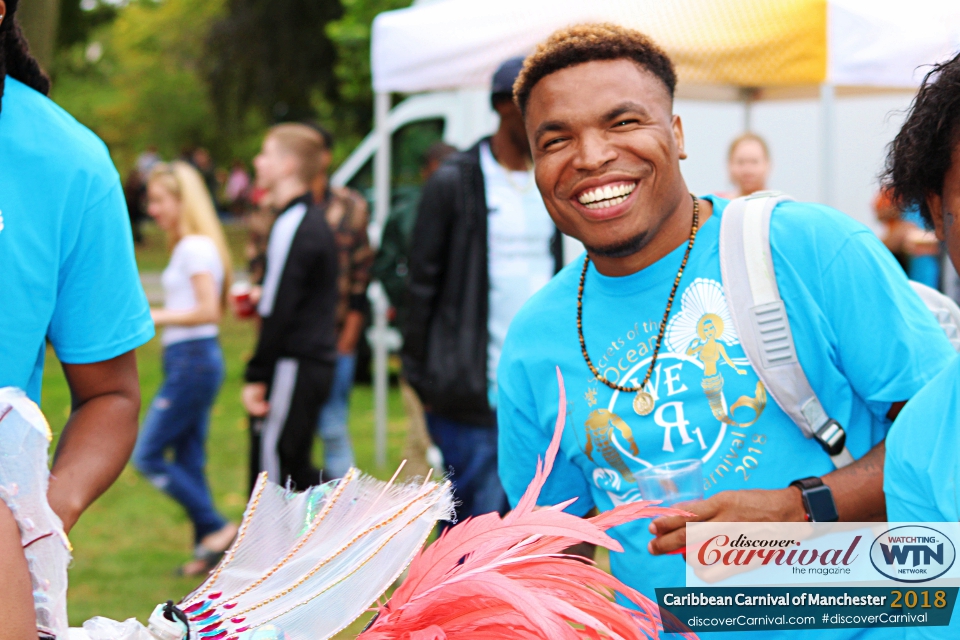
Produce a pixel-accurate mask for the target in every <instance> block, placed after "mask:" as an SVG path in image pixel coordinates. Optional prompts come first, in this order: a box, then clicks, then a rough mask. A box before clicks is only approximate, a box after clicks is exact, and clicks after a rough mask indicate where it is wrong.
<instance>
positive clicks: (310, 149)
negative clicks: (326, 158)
mask: <svg viewBox="0 0 960 640" xmlns="http://www.w3.org/2000/svg"><path fill="white" fill-rule="evenodd" d="M267 138H272V139H273V140H276V141H277V144H279V145H280V146H281V147H283V150H284V151H286V152H287V153H291V154H293V155H294V156H296V158H297V160H298V161H299V164H300V167H299V169H298V171H297V174H298V176H299V178H300V179H301V180H302V181H303V182H304V183H306V184H310V183H312V182H313V180H314V178H316V177H317V175H318V174H319V173H320V171H321V169H322V168H323V152H324V151H325V150H326V148H327V147H326V145H325V144H324V142H323V136H322V135H321V134H320V132H319V131H317V130H316V129H314V128H313V127H310V126H307V125H305V124H296V123H292V122H288V123H284V124H278V125H276V126H273V127H271V128H270V130H269V131H268V132H267Z"/></svg>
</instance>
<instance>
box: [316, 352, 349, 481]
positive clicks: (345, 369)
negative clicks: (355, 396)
mask: <svg viewBox="0 0 960 640" xmlns="http://www.w3.org/2000/svg"><path fill="white" fill-rule="evenodd" d="M356 366H357V356H356V354H353V353H349V354H340V355H338V356H337V368H336V371H335V372H334V374H333V387H331V388H330V397H329V398H327V402H326V404H324V405H323V408H322V409H321V410H320V418H319V420H317V435H318V436H320V439H321V440H323V471H324V473H323V477H324V479H330V478H342V477H343V476H344V475H346V473H347V470H348V469H350V467H352V466H354V461H353V446H352V445H351V444H350V430H349V428H348V418H349V409H350V391H351V389H353V372H354V369H355V368H356Z"/></svg>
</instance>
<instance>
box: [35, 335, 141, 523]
mask: <svg viewBox="0 0 960 640" xmlns="http://www.w3.org/2000/svg"><path fill="white" fill-rule="evenodd" d="M63 373H64V376H65V377H66V378H67V385H68V386H69V387H70V397H71V400H72V405H73V406H72V411H71V413H70V418H69V419H68V420H67V424H66V426H65V427H64V429H63V433H62V434H61V436H60V442H59V443H58V444H57V452H56V455H55V456H54V460H53V468H52V469H51V470H50V487H49V489H48V490H47V499H48V500H49V502H50V507H51V508H52V509H53V510H54V512H55V513H56V514H57V515H58V516H60V519H61V520H62V521H63V528H64V531H67V532H69V531H70V529H71V528H72V527H73V525H74V524H75V523H76V521H77V518H79V517H80V514H81V513H83V511H84V510H85V509H86V508H87V507H88V506H90V503H92V502H93V501H94V500H96V499H97V497H98V496H100V494H101V493H103V492H104V491H106V490H107V488H108V487H109V486H110V485H111V484H113V481H114V480H116V479H117V476H119V475H120V472H121V471H123V467H124V466H125V465H126V464H127V460H128V459H129V458H130V453H131V452H132V451H133V445H134V444H135V443H136V441H137V422H138V416H139V413H140V381H139V378H138V376H137V356H136V352H134V351H128V352H127V353H125V354H123V355H120V356H117V357H116V358H113V359H111V360H105V361H103V362H94V363H91V364H66V363H64V364H63Z"/></svg>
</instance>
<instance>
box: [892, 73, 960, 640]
mask: <svg viewBox="0 0 960 640" xmlns="http://www.w3.org/2000/svg"><path fill="white" fill-rule="evenodd" d="M885 177H886V180H887V183H888V185H889V186H890V188H892V190H893V193H894V195H895V197H896V198H897V200H899V201H900V202H902V203H904V204H910V205H915V206H918V207H919V209H920V213H921V215H922V216H923V218H924V220H925V221H926V223H927V224H928V225H930V226H932V227H933V228H934V229H935V231H936V234H937V238H938V239H939V240H940V241H942V242H945V243H946V247H947V252H948V254H949V256H950V260H951V262H952V263H953V266H954V268H956V269H957V270H958V271H960V220H958V218H960V55H958V56H956V57H954V58H953V59H952V60H950V61H948V62H945V63H943V64H940V65H938V66H936V67H934V68H933V70H931V71H930V73H929V74H927V77H926V78H925V79H924V82H923V85H922V86H921V88H920V91H919V92H918V93H917V97H916V98H915V100H914V102H913V106H912V107H911V109H910V113H909V114H908V116H907V119H906V122H904V125H903V128H902V129H901V130H900V133H899V134H898V135H897V137H896V139H895V140H894V141H893V144H892V145H891V147H890V154H889V156H888V158H887V170H886V175H885ZM884 492H885V493H886V498H887V519H888V520H889V521H890V522H958V521H960V357H957V358H954V360H953V363H952V364H951V365H950V366H949V367H947V368H946V369H944V370H943V371H941V372H940V374H939V375H937V377H935V378H934V379H933V380H932V381H931V382H930V384H928V385H927V386H925V387H924V388H923V389H922V390H921V391H920V392H919V393H917V395H916V396H915V397H914V398H913V399H912V400H911V401H910V404H908V405H907V406H906V407H905V408H904V410H903V412H901V414H900V416H899V417H898V418H897V420H896V422H894V424H893V427H892V428H891V429H890V434H889V436H888V438H887V456H886V471H885V474H884ZM950 628H951V629H953V632H952V637H956V632H957V630H958V629H960V615H958V613H957V611H956V609H954V613H953V619H952V621H951V625H950ZM947 633H950V632H948V631H947V630H945V629H943V628H942V627H941V628H926V629H924V628H912V629H911V630H910V636H911V637H930V638H934V637H946V635H945V634H947Z"/></svg>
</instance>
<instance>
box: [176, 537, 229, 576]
mask: <svg viewBox="0 0 960 640" xmlns="http://www.w3.org/2000/svg"><path fill="white" fill-rule="evenodd" d="M224 553H226V549H224V550H223V551H213V550H212V549H207V548H206V547H204V546H203V545H199V544H198V545H197V548H196V549H194V552H193V560H191V561H190V562H188V563H186V564H184V565H183V566H180V567H177V570H176V574H177V575H178V576H182V577H188V578H193V577H196V576H204V575H207V574H208V573H210V572H211V571H213V568H214V567H215V566H217V563H218V562H220V558H222V557H223V554H224Z"/></svg>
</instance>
